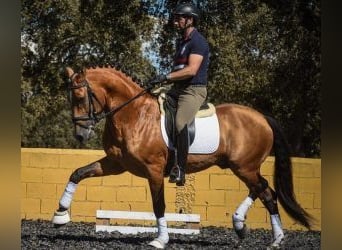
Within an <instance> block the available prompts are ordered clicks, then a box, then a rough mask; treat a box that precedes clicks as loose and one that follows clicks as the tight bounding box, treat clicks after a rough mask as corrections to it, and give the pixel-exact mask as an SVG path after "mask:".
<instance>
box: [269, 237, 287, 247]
mask: <svg viewBox="0 0 342 250" xmlns="http://www.w3.org/2000/svg"><path fill="white" fill-rule="evenodd" d="M283 242H284V234H279V235H278V236H277V237H276V238H275V239H274V241H273V242H272V244H271V245H270V246H269V247H268V248H267V249H280V246H281V244H282V243H283Z"/></svg>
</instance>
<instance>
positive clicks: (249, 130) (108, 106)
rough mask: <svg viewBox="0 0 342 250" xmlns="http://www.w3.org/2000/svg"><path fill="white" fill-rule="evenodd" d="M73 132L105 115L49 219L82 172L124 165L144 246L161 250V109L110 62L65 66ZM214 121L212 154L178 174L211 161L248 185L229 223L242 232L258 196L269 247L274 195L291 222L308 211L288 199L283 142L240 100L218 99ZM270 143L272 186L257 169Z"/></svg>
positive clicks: (65, 204) (271, 124) (192, 157)
mask: <svg viewBox="0 0 342 250" xmlns="http://www.w3.org/2000/svg"><path fill="white" fill-rule="evenodd" d="M66 73H67V76H68V78H69V84H68V89H69V97H70V98H69V99H70V102H71V106H72V120H73V122H74V128H75V137H76V138H77V139H78V140H79V141H80V142H82V143H85V142H86V141H87V140H88V139H89V138H90V137H91V136H92V135H93V134H94V132H93V128H94V126H95V124H96V123H97V122H98V121H99V120H101V119H102V118H105V119H106V120H105V127H104V132H103V148H104V151H105V153H106V156H105V157H103V158H102V159H99V160H98V161H95V162H93V163H91V164H88V165H86V166H83V167H80V168H78V169H76V170H75V171H74V172H73V173H72V174H71V175H70V178H69V182H68V183H67V185H66V187H65V190H64V193H63V194H62V197H61V198H60V201H59V208H58V209H57V210H56V211H55V213H54V216H53V219H52V222H53V223H54V224H55V225H56V226H57V225H64V224H66V223H67V222H69V221H70V216H69V212H68V209H69V207H70V205H71V202H72V198H73V194H74V192H75V190H76V188H77V185H78V183H79V182H80V181H82V180H84V179H85V178H89V177H99V176H108V175H118V174H122V173H124V172H126V171H128V172H130V173H132V174H134V175H136V176H139V177H143V178H146V179H147V180H148V183H149V187H150V191H151V196H152V201H153V211H154V214H155V216H156V218H157V221H156V224H157V226H158V236H157V238H155V239H154V240H153V241H151V242H150V243H149V245H151V246H154V247H156V248H164V247H165V246H166V244H167V243H168V241H169V235H168V231H167V222H166V220H165V218H164V212H165V199H164V177H165V176H167V175H168V174H169V173H168V171H167V169H166V166H167V161H168V156H169V155H170V151H169V149H168V147H167V145H166V144H165V142H164V140H163V138H162V134H161V128H160V120H161V113H160V109H159V105H158V102H157V98H156V97H155V96H154V95H152V94H151V93H150V92H149V91H148V89H145V88H143V87H141V86H140V85H139V84H138V83H137V82H135V81H134V80H133V79H132V78H131V77H130V76H128V75H127V74H125V73H123V72H122V71H121V70H118V69H117V68H115V67H98V66H97V67H93V68H84V69H83V70H81V71H80V72H74V71H73V70H72V69H71V68H70V67H67V68H66ZM215 108H216V114H217V117H218V122H219V146H218V148H217V150H216V151H215V152H214V153H210V154H189V155H188V161H187V162H188V163H187V168H186V172H187V173H195V172H198V171H202V170H205V169H207V168H209V167H211V166H213V165H217V166H219V167H220V168H221V169H226V168H230V169H231V171H232V172H233V173H234V174H235V175H236V176H237V177H238V178H239V179H240V180H241V181H243V182H244V183H245V184H246V186H247V187H248V189H249V194H248V196H247V197H246V198H245V199H244V200H243V201H242V203H241V204H240V205H239V206H238V208H237V209H236V211H235V213H234V214H233V216H232V221H233V228H234V229H235V232H236V233H237V235H238V236H239V237H240V238H244V237H245V236H246V232H247V231H246V225H245V218H246V214H247V211H248V209H249V208H250V206H251V205H252V203H253V202H254V201H255V200H256V199H257V198H259V199H260V200H261V202H262V203H263V205H264V206H265V208H266V209H267V210H268V212H269V214H270V221H271V226H272V232H273V240H272V242H271V246H273V247H278V246H279V245H280V244H281V242H282V241H283V239H284V232H283V229H282V225H281V221H280V216H279V211H278V205H277V200H278V199H279V201H280V203H281V205H282V206H283V207H284V209H285V211H286V212H287V213H288V214H289V216H290V217H292V218H293V219H294V220H295V221H297V222H299V223H300V224H301V225H303V226H305V227H307V228H308V229H310V226H311V225H310V224H311V216H310V215H309V214H308V213H307V212H306V211H305V210H304V209H303V208H302V207H301V206H300V205H299V203H298V202H297V201H296V198H295V195H294V190H293V180H292V166H291V159H290V151H289V146H288V144H287V142H286V139H285V137H284V134H283V132H282V129H281V128H280V126H279V125H278V123H277V122H276V121H275V119H273V118H271V117H269V116H266V115H263V114H261V113H260V112H258V111H256V110H254V109H252V108H250V107H246V106H242V105H237V104H220V105H218V106H216V107H215ZM272 149H273V152H274V155H275V173H274V187H275V191H274V190H273V189H271V188H270V186H269V185H268V182H267V180H266V179H265V178H263V177H262V176H261V174H260V167H261V164H262V163H263V162H264V160H265V159H266V157H267V156H269V155H270V153H271V150H272Z"/></svg>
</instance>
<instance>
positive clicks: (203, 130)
mask: <svg viewBox="0 0 342 250" xmlns="http://www.w3.org/2000/svg"><path fill="white" fill-rule="evenodd" d="M164 121H165V116H164V115H162V116H161V119H160V127H161V130H162V135H163V139H164V141H165V144H166V145H167V147H168V148H170V149H174V146H173V145H172V142H171V141H170V140H169V138H168V136H167V133H166V130H165V122H164ZM195 126H196V129H195V138H194V142H193V143H192V144H191V145H190V148H189V154H211V153H214V152H215V151H216V150H217V148H218V146H219V141H220V128H219V123H218V119H217V115H216V114H214V115H212V116H209V117H204V118H195Z"/></svg>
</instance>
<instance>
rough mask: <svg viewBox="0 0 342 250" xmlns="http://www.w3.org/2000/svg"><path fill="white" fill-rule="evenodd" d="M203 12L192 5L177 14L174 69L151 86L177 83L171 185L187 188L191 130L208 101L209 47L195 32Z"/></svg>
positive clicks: (173, 92)
mask: <svg viewBox="0 0 342 250" xmlns="http://www.w3.org/2000/svg"><path fill="white" fill-rule="evenodd" d="M198 20H199V11H198V9H197V8H196V7H195V6H194V5H193V4H191V3H181V4H179V5H177V6H176V8H175V11H174V12H173V22H174V26H175V27H176V29H177V31H178V32H179V33H180V35H181V37H180V38H179V39H177V43H176V53H175V56H174V59H173V69H172V71H171V72H170V73H168V74H166V75H157V76H156V77H155V78H153V79H152V80H151V81H150V82H149V83H150V84H152V85H154V84H158V83H162V82H165V81H171V82H173V85H172V88H171V89H170V91H169V95H171V96H172V97H174V99H175V100H176V101H177V111H176V117H175V123H176V124H175V125H176V130H177V131H176V132H177V133H176V143H175V147H176V156H177V157H176V160H177V164H175V166H174V167H173V168H172V169H171V173H170V179H169V182H171V183H176V184H177V186H183V185H184V183H185V167H186V164H187V156H188V151H189V137H188V126H189V124H190V123H191V122H192V121H193V119H194V117H195V115H196V113H197V111H198V110H199V109H200V107H201V105H202V104H203V103H204V101H205V99H206V97H207V70H208V65H209V46H208V42H207V41H206V39H205V38H204V37H203V35H202V34H200V32H199V31H198V30H197V29H196V28H195V26H196V25H197V23H198Z"/></svg>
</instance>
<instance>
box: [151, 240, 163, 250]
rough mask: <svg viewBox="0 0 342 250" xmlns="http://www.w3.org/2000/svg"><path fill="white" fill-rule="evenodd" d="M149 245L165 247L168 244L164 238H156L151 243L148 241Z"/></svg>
mask: <svg viewBox="0 0 342 250" xmlns="http://www.w3.org/2000/svg"><path fill="white" fill-rule="evenodd" d="M148 245H149V246H153V247H155V248H159V249H164V248H165V245H166V244H165V243H164V242H163V241H162V240H160V239H158V238H156V239H154V240H153V241H151V242H150V243H148Z"/></svg>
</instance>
